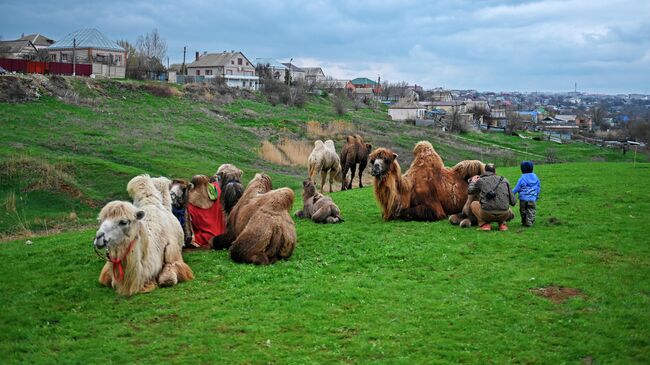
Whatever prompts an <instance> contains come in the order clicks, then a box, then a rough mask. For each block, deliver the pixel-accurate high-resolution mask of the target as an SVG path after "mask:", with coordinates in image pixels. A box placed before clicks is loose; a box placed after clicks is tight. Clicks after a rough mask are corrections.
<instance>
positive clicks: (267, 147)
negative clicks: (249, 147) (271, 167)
mask: <svg viewBox="0 0 650 365" xmlns="http://www.w3.org/2000/svg"><path fill="white" fill-rule="evenodd" d="M259 154H260V156H261V157H262V158H263V159H265V160H266V161H269V162H270V163H273V164H276V165H288V164H289V163H288V161H287V160H286V159H285V158H284V156H283V155H282V151H280V150H279V149H278V148H277V147H275V146H274V145H273V144H272V143H271V142H269V141H262V146H261V147H260V150H259Z"/></svg>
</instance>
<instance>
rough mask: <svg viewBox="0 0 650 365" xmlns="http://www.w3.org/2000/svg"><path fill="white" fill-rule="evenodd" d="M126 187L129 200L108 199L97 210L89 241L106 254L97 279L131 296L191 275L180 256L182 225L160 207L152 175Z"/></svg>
mask: <svg viewBox="0 0 650 365" xmlns="http://www.w3.org/2000/svg"><path fill="white" fill-rule="evenodd" d="M127 191H128V192H129V195H131V198H133V203H130V202H124V201H112V202H110V203H108V204H106V206H104V208H102V210H101V211H100V213H99V221H100V227H99V230H97V233H96V234H95V240H94V243H93V244H94V246H95V248H96V249H103V248H106V249H107V257H108V259H109V261H107V262H106V264H105V265H104V267H103V268H102V271H101V273H100V275H99V282H100V283H101V284H102V285H105V286H108V287H112V288H115V290H116V291H117V293H119V294H121V295H127V296H130V295H133V294H135V293H139V292H148V291H151V290H153V289H155V288H156V287H157V286H161V287H162V286H172V285H176V284H177V283H179V282H182V281H186V280H191V279H193V278H194V274H193V273H192V269H190V267H189V266H187V264H185V262H184V261H183V257H182V256H181V245H182V239H183V231H182V229H181V226H180V224H179V223H178V220H177V219H176V218H175V217H174V215H173V214H172V213H171V211H169V210H167V209H166V208H164V207H163V206H162V196H161V194H160V192H159V191H158V190H157V189H156V187H155V186H154V183H153V181H152V179H151V178H150V177H148V176H146V175H143V176H137V177H135V178H133V179H132V180H131V181H130V182H129V184H128V185H127Z"/></svg>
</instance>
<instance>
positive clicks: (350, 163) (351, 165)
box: [341, 135, 372, 190]
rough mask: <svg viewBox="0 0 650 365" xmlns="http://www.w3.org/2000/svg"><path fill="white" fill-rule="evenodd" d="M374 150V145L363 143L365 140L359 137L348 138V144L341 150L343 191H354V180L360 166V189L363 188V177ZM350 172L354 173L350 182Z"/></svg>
mask: <svg viewBox="0 0 650 365" xmlns="http://www.w3.org/2000/svg"><path fill="white" fill-rule="evenodd" d="M370 150H372V145H371V144H369V143H363V138H361V136H359V135H354V136H348V137H347V138H346V143H345V145H344V146H343V149H342V150H341V165H343V172H342V181H343V184H342V185H341V190H347V189H352V180H354V174H355V172H356V168H357V164H359V187H360V188H362V187H363V182H362V178H361V176H362V175H363V170H365V168H366V165H367V164H368V155H369V154H370ZM348 170H350V171H351V172H352V174H351V175H350V180H349V181H348V180H347V175H348Z"/></svg>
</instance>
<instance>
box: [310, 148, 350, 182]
mask: <svg viewBox="0 0 650 365" xmlns="http://www.w3.org/2000/svg"><path fill="white" fill-rule="evenodd" d="M307 161H308V165H309V179H310V180H311V181H314V182H315V180H314V176H315V175H316V174H318V173H319V172H320V175H321V184H320V190H321V192H322V191H323V190H324V189H325V179H326V178H327V173H328V172H329V175H330V179H329V181H330V193H331V192H332V182H333V181H332V180H336V181H338V182H341V181H342V171H341V161H340V159H339V155H337V154H336V148H335V147H334V142H333V141H332V140H331V139H328V140H327V141H325V143H323V141H321V140H320V139H319V140H317V141H316V142H314V149H313V150H312V151H311V154H309V159H308V160H307Z"/></svg>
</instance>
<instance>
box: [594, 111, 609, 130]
mask: <svg viewBox="0 0 650 365" xmlns="http://www.w3.org/2000/svg"><path fill="white" fill-rule="evenodd" d="M604 119H605V112H604V110H603V109H602V108H601V107H600V106H594V107H593V108H592V109H591V122H592V123H593V124H594V125H595V126H597V127H598V128H599V129H600V130H601V131H604V130H607V125H605V123H604Z"/></svg>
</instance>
